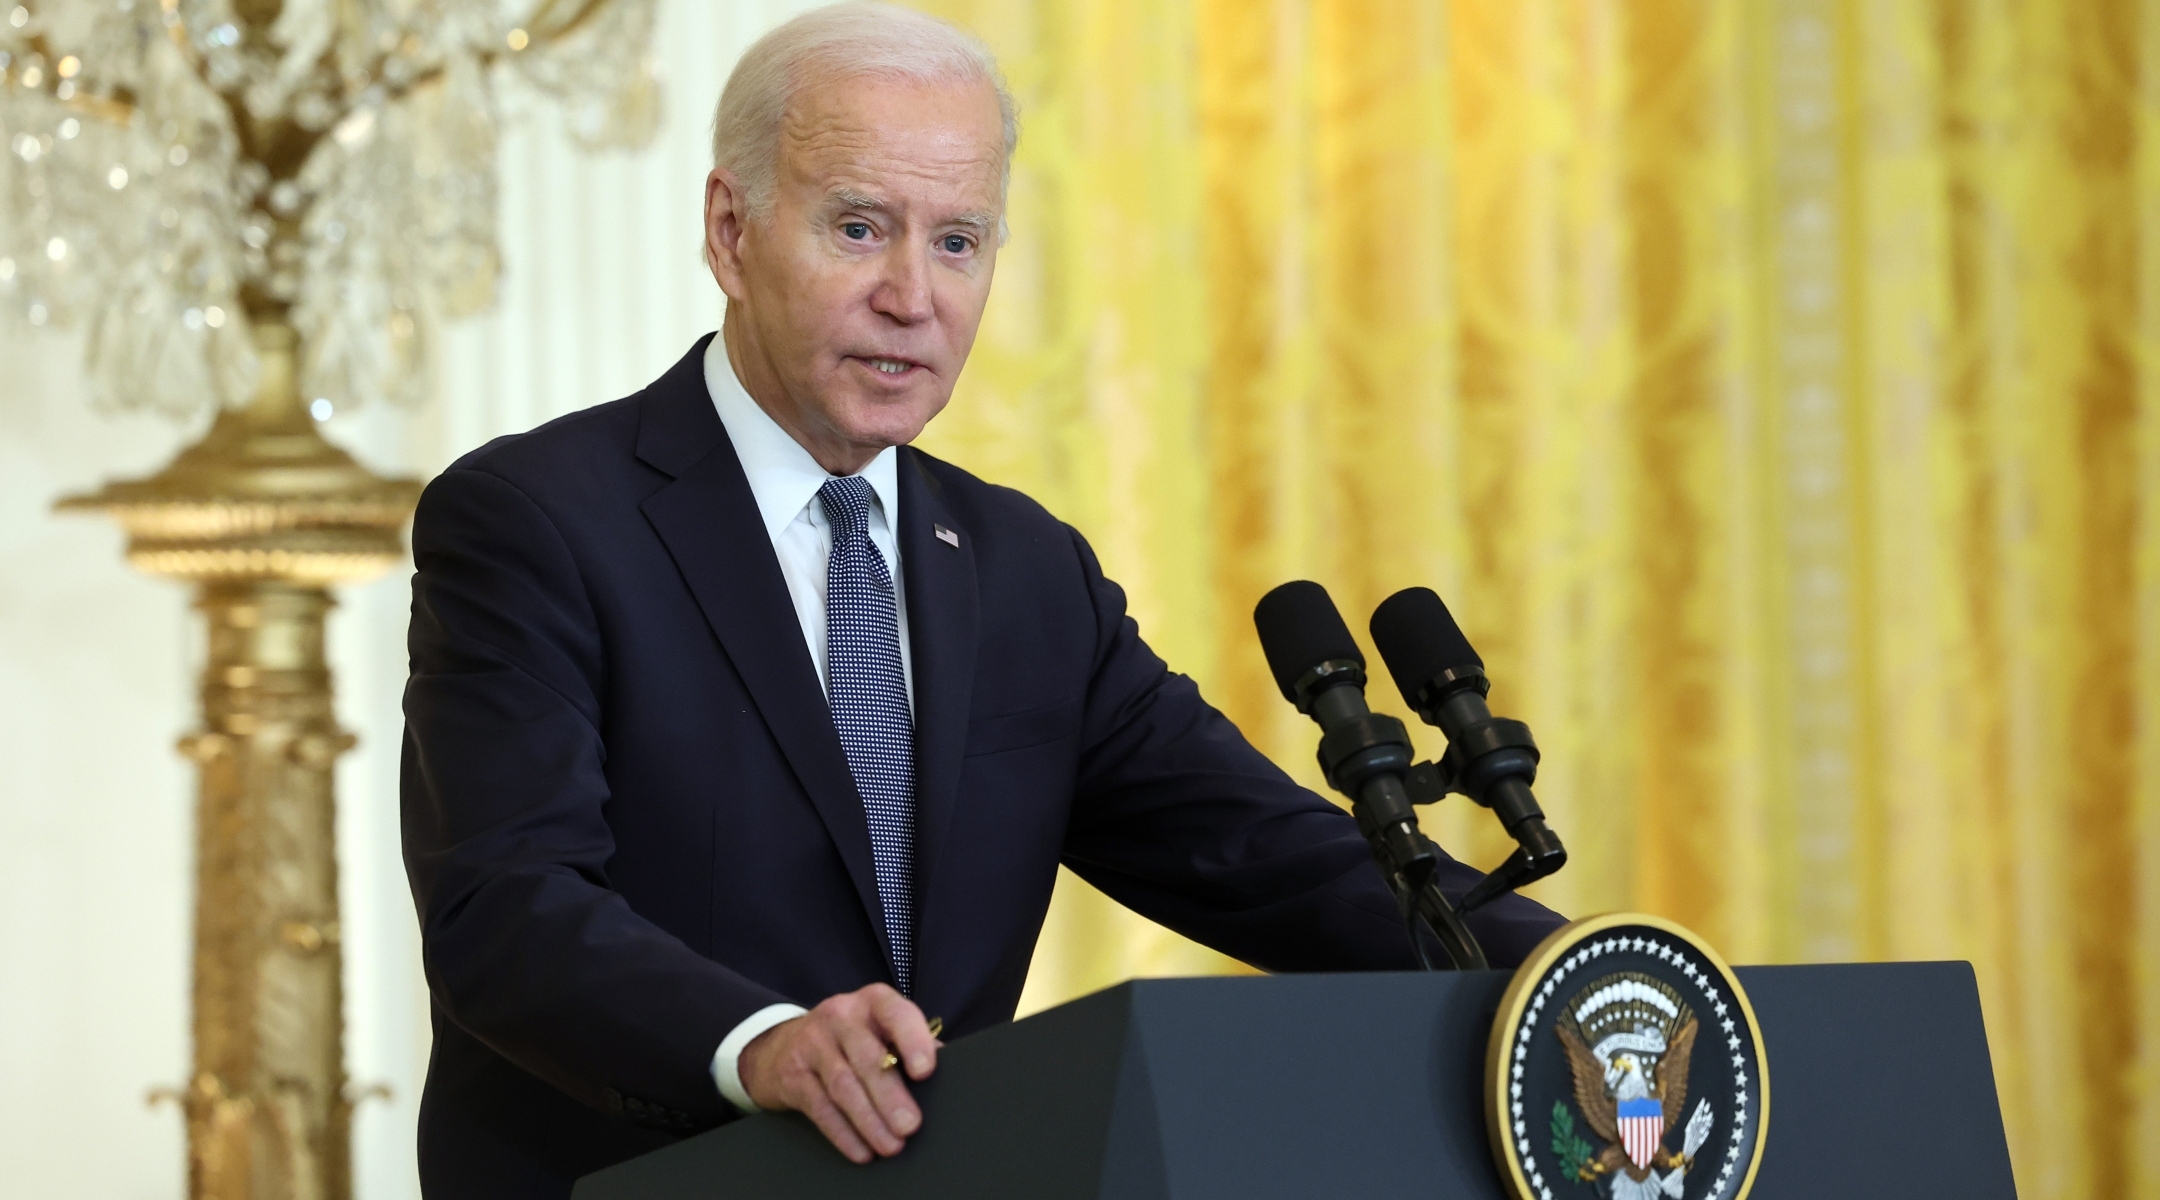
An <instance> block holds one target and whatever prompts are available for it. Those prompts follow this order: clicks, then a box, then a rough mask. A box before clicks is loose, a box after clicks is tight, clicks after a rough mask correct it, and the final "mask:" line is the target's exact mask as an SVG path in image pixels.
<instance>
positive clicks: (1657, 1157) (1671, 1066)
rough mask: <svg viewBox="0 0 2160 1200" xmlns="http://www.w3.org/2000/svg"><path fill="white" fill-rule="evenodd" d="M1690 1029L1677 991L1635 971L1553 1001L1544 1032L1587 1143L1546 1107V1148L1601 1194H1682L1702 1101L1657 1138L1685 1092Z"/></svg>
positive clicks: (1654, 1198) (1706, 1120)
mask: <svg viewBox="0 0 2160 1200" xmlns="http://www.w3.org/2000/svg"><path fill="white" fill-rule="evenodd" d="M1697 1028H1698V1025H1697V1022H1696V1020H1695V1013H1694V1011H1693V1010H1692V1009H1691V1008H1690V1007H1689V1006H1688V1004H1687V1002H1686V1001H1684V1000H1682V999H1681V997H1680V994H1679V992H1678V991H1676V990H1675V989H1674V988H1672V987H1671V986H1670V985H1668V984H1666V983H1664V982H1663V981H1661V980H1658V979H1654V978H1652V977H1651V976H1649V975H1646V974H1643V973H1641V972H1636V971H1624V972H1621V973H1618V974H1614V975H1608V976H1605V977H1604V978H1602V979H1599V980H1596V981H1595V982H1593V983H1590V984H1588V985H1587V986H1585V987H1584V988H1583V989H1582V990H1581V991H1580V992H1577V993H1576V994H1575V997H1574V998H1573V999H1572V1000H1570V1001H1568V1002H1567V1003H1566V1004H1565V1005H1564V1006H1563V1007H1562V1012H1561V1015H1560V1019H1559V1020H1557V1021H1555V1022H1554V1024H1553V1032H1554V1033H1555V1034H1556V1035H1557V1036H1558V1037H1559V1039H1560V1043H1561V1045H1562V1046H1564V1047H1566V1049H1567V1061H1568V1068H1569V1072H1570V1074H1571V1075H1572V1076H1573V1080H1574V1098H1575V1107H1576V1108H1577V1109H1579V1110H1580V1111H1581V1113H1582V1117H1583V1121H1584V1123H1585V1124H1587V1125H1588V1126H1589V1128H1590V1132H1591V1133H1592V1134H1593V1135H1595V1136H1596V1137H1598V1138H1602V1139H1603V1142H1604V1144H1603V1145H1602V1146H1598V1145H1593V1144H1592V1143H1590V1142H1589V1141H1588V1140H1587V1139H1584V1138H1582V1137H1581V1136H1580V1135H1578V1134H1576V1133H1575V1132H1574V1129H1573V1121H1572V1120H1569V1119H1567V1117H1568V1114H1567V1113H1566V1112H1565V1106H1564V1105H1561V1104H1555V1106H1554V1109H1555V1112H1554V1124H1553V1143H1554V1144H1553V1152H1554V1156H1555V1157H1556V1158H1557V1159H1558V1160H1559V1161H1560V1164H1561V1168H1562V1170H1564V1171H1567V1172H1569V1173H1571V1174H1572V1175H1573V1176H1574V1177H1575V1178H1576V1179H1578V1180H1580V1181H1583V1182H1586V1183H1589V1182H1597V1181H1601V1180H1602V1181H1604V1183H1605V1187H1603V1188H1602V1189H1600V1190H1602V1191H1603V1192H1604V1194H1605V1195H1606V1196H1608V1197H1610V1198H1611V1200H1665V1198H1677V1197H1679V1196H1680V1195H1681V1194H1682V1188H1683V1184H1684V1182H1685V1180H1686V1177H1687V1170H1688V1167H1689V1166H1690V1165H1691V1164H1692V1163H1693V1162H1694V1159H1695V1153H1696V1151H1698V1150H1700V1149H1701V1148H1702V1144H1703V1142H1704V1141H1705V1140H1707V1139H1708V1138H1709V1136H1710V1126H1711V1124H1712V1123H1713V1121H1714V1120H1715V1117H1714V1115H1713V1113H1712V1111H1711V1107H1710V1103H1709V1101H1707V1100H1697V1101H1696V1102H1695V1111H1694V1112H1693V1113H1692V1114H1691V1115H1690V1116H1689V1117H1688V1119H1687V1125H1686V1128H1685V1129H1684V1130H1683V1131H1682V1132H1681V1137H1680V1148H1679V1149H1678V1150H1677V1151H1675V1150H1674V1149H1672V1148H1671V1147H1670V1146H1668V1145H1667V1144H1666V1142H1667V1138H1668V1137H1669V1136H1670V1135H1671V1133H1672V1131H1673V1127H1674V1126H1675V1125H1677V1124H1679V1121H1680V1114H1681V1113H1682V1112H1683V1111H1685V1110H1686V1107H1687V1098H1688V1065H1689V1061H1690V1060H1691V1058H1692V1057H1693V1055H1694V1051H1695V1034H1696V1030H1697Z"/></svg>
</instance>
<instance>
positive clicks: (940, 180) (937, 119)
mask: <svg viewBox="0 0 2160 1200" xmlns="http://www.w3.org/2000/svg"><path fill="white" fill-rule="evenodd" d="M1005 165H1006V164H1005V132H1004V122H1003V118H1002V115H1001V114H1000V112H999V109H998V99H997V92H996V91H995V89H994V88H992V87H991V85H990V84H989V83H988V82H987V81H985V80H935V81H924V80H913V79H905V78H897V77H889V76H877V75H856V76H849V77H845V78H840V79H833V80H826V81H821V82H818V83H815V84H811V85H808V86H805V87H803V88H801V89H800V90H798V91H797V92H796V93H795V95H794V96H793V97H792V98H791V99H790V101H789V103H788V106H787V110H786V113H785V115H784V116H783V118H782V120H781V129H780V166H781V170H782V172H783V173H784V174H785V175H786V176H787V177H788V178H789V179H790V180H791V181H792V182H794V183H796V184H797V185H798V186H802V185H807V186H809V187H811V188H814V189H816V190H817V191H819V192H820V193H834V192H838V191H841V190H846V191H847V192H849V193H851V194H854V195H858V196H872V197H876V198H878V199H880V200H884V201H886V202H887V203H894V202H897V201H898V200H900V199H904V198H907V197H910V196H912V197H914V198H917V199H919V200H924V201H927V200H929V199H930V198H931V197H932V196H942V197H943V198H944V199H946V200H948V201H953V202H958V203H960V204H962V205H963V206H966V207H981V206H984V205H990V206H996V205H998V204H999V203H1000V202H1001V201H1002V198H1003V197H1002V193H1003V190H1004V187H1003V185H1004V176H1005Z"/></svg>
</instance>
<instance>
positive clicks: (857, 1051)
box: [840, 1028, 922, 1137]
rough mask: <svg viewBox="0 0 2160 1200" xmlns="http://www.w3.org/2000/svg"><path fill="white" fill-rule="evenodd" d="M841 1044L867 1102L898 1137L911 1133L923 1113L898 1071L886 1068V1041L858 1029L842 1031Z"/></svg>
mask: <svg viewBox="0 0 2160 1200" xmlns="http://www.w3.org/2000/svg"><path fill="white" fill-rule="evenodd" d="M840 1044H841V1048H842V1049H843V1050H845V1051H846V1052H847V1058H848V1064H849V1065H850V1066H852V1067H854V1068H855V1074H856V1076H857V1077H858V1078H859V1079H861V1080H862V1086H863V1090H864V1091H865V1092H867V1093H868V1094H869V1096H870V1102H871V1103H872V1104H875V1105H876V1106H877V1110H878V1115H879V1116H881V1117H883V1118H884V1119H885V1126H886V1128H888V1129H891V1130H892V1131H893V1132H894V1133H897V1134H899V1135H900V1136H901V1137H907V1136H908V1135H910V1134H912V1133H914V1132H915V1130H916V1129H917V1127H919V1126H920V1125H921V1124H922V1112H921V1110H919V1109H917V1108H916V1107H915V1097H913V1096H911V1095H909V1094H908V1090H907V1085H906V1084H905V1083H902V1082H901V1081H900V1076H899V1073H898V1072H897V1071H891V1070H888V1069H886V1066H885V1043H884V1042H883V1041H881V1040H879V1039H878V1037H877V1035H876V1034H875V1033H873V1032H871V1031H870V1030H869V1029H867V1028H857V1029H850V1030H847V1031H846V1032H845V1033H843V1034H842V1035H841V1038H840Z"/></svg>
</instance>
